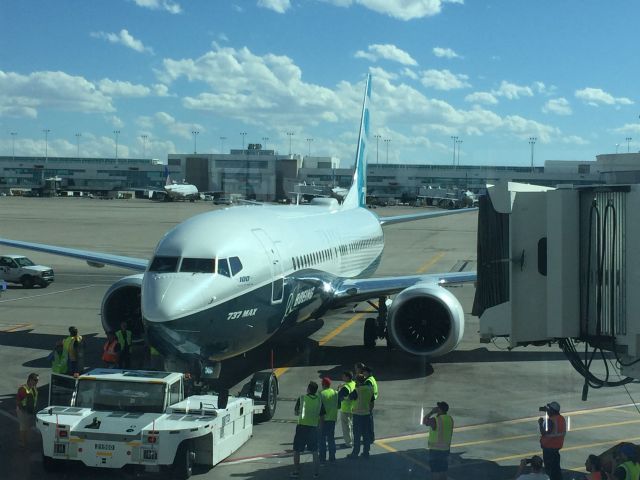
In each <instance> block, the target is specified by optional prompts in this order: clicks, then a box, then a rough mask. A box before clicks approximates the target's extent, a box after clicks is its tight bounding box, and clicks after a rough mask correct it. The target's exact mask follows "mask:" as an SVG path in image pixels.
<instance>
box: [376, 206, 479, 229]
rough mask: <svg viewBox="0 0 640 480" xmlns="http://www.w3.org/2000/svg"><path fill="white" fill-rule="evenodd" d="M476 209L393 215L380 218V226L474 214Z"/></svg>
mask: <svg viewBox="0 0 640 480" xmlns="http://www.w3.org/2000/svg"><path fill="white" fill-rule="evenodd" d="M477 210H478V209H477V208H476V207H474V208H461V209H460V210H437V211H434V212H422V213H410V214H408V215H395V216H391V217H380V225H383V226H384V225H393V224H394V223H404V222H413V221H415V220H422V219H425V218H434V217H444V216H446V215H457V214H459V213H467V212H475V211H477Z"/></svg>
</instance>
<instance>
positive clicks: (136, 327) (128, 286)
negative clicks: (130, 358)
mask: <svg viewBox="0 0 640 480" xmlns="http://www.w3.org/2000/svg"><path fill="white" fill-rule="evenodd" d="M142 276H143V274H142V273H139V274H137V275H130V276H128V277H124V278H121V279H120V280H118V281H117V282H116V283H114V284H113V285H111V287H110V288H109V290H107V293H106V294H105V295H104V298H103V299H102V308H101V310H100V311H101V314H102V327H103V328H104V331H105V332H115V331H116V330H119V329H120V323H121V322H123V321H124V322H127V324H128V325H129V330H131V332H132V333H133V336H134V338H140V337H142V336H143V334H144V324H143V323H142V304H141V302H140V294H141V291H142Z"/></svg>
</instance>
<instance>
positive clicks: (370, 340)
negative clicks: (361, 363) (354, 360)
mask: <svg viewBox="0 0 640 480" xmlns="http://www.w3.org/2000/svg"><path fill="white" fill-rule="evenodd" d="M376 338H378V328H377V326H376V319H375V318H373V317H369V318H367V319H366V320H365V321H364V346H365V348H374V347H375V346H376Z"/></svg>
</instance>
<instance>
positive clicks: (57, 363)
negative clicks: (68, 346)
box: [47, 340, 69, 375]
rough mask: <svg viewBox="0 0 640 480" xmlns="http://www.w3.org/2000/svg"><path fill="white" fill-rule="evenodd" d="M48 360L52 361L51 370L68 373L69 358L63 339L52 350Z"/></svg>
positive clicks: (62, 373)
mask: <svg viewBox="0 0 640 480" xmlns="http://www.w3.org/2000/svg"><path fill="white" fill-rule="evenodd" d="M47 360H49V361H50V362H51V372H52V373H59V374H61V375H65V374H66V373H67V369H68V368H69V366H68V361H69V360H68V359H67V352H65V351H64V347H63V345H62V340H58V341H57V342H56V346H55V348H54V349H53V350H52V351H51V353H50V354H49V356H48V357H47Z"/></svg>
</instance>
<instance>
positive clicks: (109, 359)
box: [102, 332, 120, 368]
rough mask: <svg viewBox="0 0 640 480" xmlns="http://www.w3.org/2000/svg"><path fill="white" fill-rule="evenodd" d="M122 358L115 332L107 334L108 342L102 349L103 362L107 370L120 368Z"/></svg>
mask: <svg viewBox="0 0 640 480" xmlns="http://www.w3.org/2000/svg"><path fill="white" fill-rule="evenodd" d="M119 356H120V343H119V342H118V339H117V338H116V336H115V335H114V334H113V332H108V333H107V341H106V342H104V345H103V347H102V361H103V362H104V366H105V367H107V368H116V367H117V366H118V360H119Z"/></svg>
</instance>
